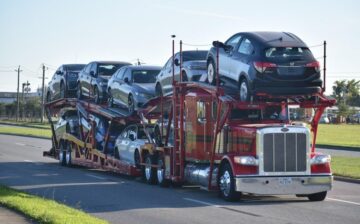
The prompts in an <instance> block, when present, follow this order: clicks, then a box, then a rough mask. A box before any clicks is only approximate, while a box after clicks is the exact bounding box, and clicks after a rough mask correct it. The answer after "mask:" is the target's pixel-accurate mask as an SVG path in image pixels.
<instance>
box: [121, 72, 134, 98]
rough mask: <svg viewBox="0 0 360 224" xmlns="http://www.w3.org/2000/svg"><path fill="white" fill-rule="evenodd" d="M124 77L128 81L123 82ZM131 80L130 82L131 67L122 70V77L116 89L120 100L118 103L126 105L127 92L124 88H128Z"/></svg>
mask: <svg viewBox="0 0 360 224" xmlns="http://www.w3.org/2000/svg"><path fill="white" fill-rule="evenodd" d="M125 79H127V80H128V82H125ZM131 82H132V76H131V69H129V68H127V69H126V70H125V71H124V76H123V77H122V79H121V81H120V87H119V89H118V91H119V93H118V94H119V100H120V103H121V104H123V105H127V103H128V92H127V91H126V89H128V88H129V85H130V83H131Z"/></svg>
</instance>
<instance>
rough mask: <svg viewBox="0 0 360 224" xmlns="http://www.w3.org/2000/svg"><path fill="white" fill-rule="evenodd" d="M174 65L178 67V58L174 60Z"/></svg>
mask: <svg viewBox="0 0 360 224" xmlns="http://www.w3.org/2000/svg"><path fill="white" fill-rule="evenodd" d="M174 64H175V65H176V66H179V65H180V61H179V59H178V58H176V59H175V60H174Z"/></svg>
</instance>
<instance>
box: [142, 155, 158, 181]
mask: <svg viewBox="0 0 360 224" xmlns="http://www.w3.org/2000/svg"><path fill="white" fill-rule="evenodd" d="M145 164H146V165H145V166H144V170H143V175H144V179H145V181H146V182H147V183H148V184H156V169H155V168H154V167H152V165H154V164H155V163H154V157H153V156H152V155H146V157H145Z"/></svg>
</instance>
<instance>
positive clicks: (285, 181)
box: [279, 177, 292, 185]
mask: <svg viewBox="0 0 360 224" xmlns="http://www.w3.org/2000/svg"><path fill="white" fill-rule="evenodd" d="M291 182H292V178H291V177H280V178H279V184H280V185H290V184H291Z"/></svg>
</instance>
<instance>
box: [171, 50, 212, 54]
mask: <svg viewBox="0 0 360 224" xmlns="http://www.w3.org/2000/svg"><path fill="white" fill-rule="evenodd" d="M186 52H190V53H193V52H208V50H192V51H182V53H186ZM178 53H180V51H178V52H176V54H178Z"/></svg>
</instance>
